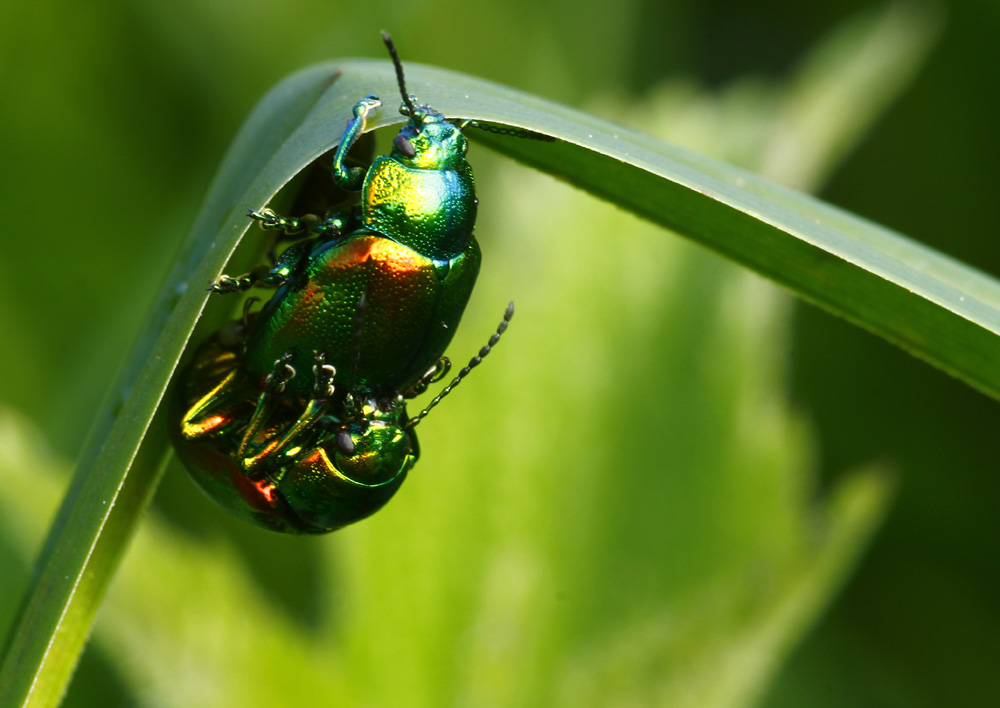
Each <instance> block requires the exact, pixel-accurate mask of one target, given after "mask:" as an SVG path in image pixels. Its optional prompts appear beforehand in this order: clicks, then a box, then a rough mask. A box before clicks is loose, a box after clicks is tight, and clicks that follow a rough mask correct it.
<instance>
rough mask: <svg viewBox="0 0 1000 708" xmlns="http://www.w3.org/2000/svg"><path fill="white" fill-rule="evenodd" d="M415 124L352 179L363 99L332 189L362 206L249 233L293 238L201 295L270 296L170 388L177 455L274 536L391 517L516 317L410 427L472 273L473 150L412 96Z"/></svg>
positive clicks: (271, 216)
mask: <svg viewBox="0 0 1000 708" xmlns="http://www.w3.org/2000/svg"><path fill="white" fill-rule="evenodd" d="M383 40H384V41H385V43H386V45H387V47H388V48H389V52H390V55H391V56H392V59H393V62H394V64H395V67H396V73H397V77H398V81H399V87H400V92H401V93H402V96H403V104H402V107H401V109H400V111H401V113H403V114H404V115H406V116H408V117H409V120H408V122H407V123H406V124H405V125H404V127H403V128H402V130H401V131H400V132H399V134H398V135H397V136H396V138H395V140H393V147H392V152H391V154H389V155H387V156H383V157H379V158H377V159H376V160H375V161H374V163H372V165H371V166H370V167H369V168H367V169H363V168H360V167H352V166H350V165H349V163H348V159H347V154H348V151H349V150H350V149H351V147H352V146H353V145H354V144H355V142H356V141H357V140H358V138H359V136H360V135H361V134H362V133H363V132H364V129H365V121H366V117H367V116H368V115H369V113H370V112H371V111H373V110H375V109H376V108H377V107H378V106H379V105H380V103H381V102H380V101H379V99H378V98H377V97H376V96H372V95H369V96H366V97H364V98H363V99H361V100H360V101H358V103H357V104H356V105H355V106H354V109H353V118H352V119H351V120H349V121H348V124H347V129H346V130H345V131H344V134H343V136H342V138H341V141H340V144H339V146H338V147H337V150H336V152H335V153H334V157H333V167H332V175H333V180H334V183H335V184H336V185H337V186H338V187H340V188H342V189H344V190H348V191H350V192H360V196H361V203H360V206H350V207H344V208H339V209H335V210H332V211H330V212H329V213H327V214H326V215H324V217H323V218H318V217H314V216H311V215H310V216H306V217H302V218H286V217H281V216H278V215H277V214H275V213H274V212H273V211H271V210H269V209H262V210H260V211H254V210H251V212H250V216H251V218H253V219H256V220H258V221H260V222H261V224H262V226H263V227H264V228H266V229H278V230H282V231H283V232H284V234H285V236H296V235H298V236H301V237H302V238H303V239H304V240H300V241H298V242H297V243H295V244H294V245H292V246H290V247H289V248H287V249H286V250H285V251H284V252H283V253H282V254H281V255H280V257H278V258H277V259H276V262H275V264H274V266H273V267H270V268H268V267H266V266H261V267H258V268H255V269H254V270H252V271H251V272H250V273H247V274H245V275H242V276H238V277H229V276H225V275H224V276H220V277H219V279H218V280H216V282H215V283H213V284H212V285H211V286H210V289H211V290H213V291H215V292H218V293H233V292H243V291H246V290H248V289H250V288H251V287H254V286H256V285H261V286H270V287H277V288H278V289H277V292H275V294H274V295H273V297H272V298H271V299H270V300H269V301H268V302H267V303H266V304H265V305H264V307H263V308H262V309H261V310H260V312H256V313H251V312H250V306H251V305H252V303H253V301H254V299H250V300H248V302H247V306H246V307H245V308H244V316H243V318H242V320H241V321H238V322H234V323H230V324H229V325H227V326H226V327H225V328H223V330H222V331H220V332H219V333H218V334H217V335H216V336H214V337H213V338H212V339H211V340H209V342H207V343H206V344H205V345H204V346H203V347H202V348H201V349H200V350H199V351H198V353H197V354H196V357H195V360H194V362H193V363H192V364H191V365H190V366H189V367H188V368H187V369H186V370H185V372H184V373H183V374H182V378H181V381H180V385H179V397H180V408H181V411H180V412H179V413H178V415H177V416H175V417H176V418H178V419H179V422H178V423H177V424H176V426H175V430H174V438H175V447H176V449H177V451H178V454H179V456H180V458H181V459H182V461H183V462H184V463H185V465H186V466H187V468H188V470H189V471H190V472H191V474H192V476H193V477H194V479H195V481H196V482H197V483H198V484H199V485H200V486H201V487H202V488H203V489H204V490H205V491H206V492H207V493H208V494H209V496H211V497H212V498H213V499H215V500H216V501H217V502H219V503H220V504H221V505H222V506H224V507H226V508H228V509H229V510H230V511H233V512H234V513H236V514H237V515H238V516H240V517H242V518H244V519H246V520H249V521H251V522H254V523H256V524H259V525H262V526H265V527H267V528H270V529H273V530H276V531H284V532H289V533H325V532H328V531H332V530H334V529H337V528H340V527H342V526H345V525H347V524H350V523H353V522H354V521H358V520H359V519H362V518H364V517H366V516H368V515H370V514H372V513H374V512H375V511H377V510H378V509H379V508H380V507H381V506H382V505H383V504H385V503H386V502H387V501H388V500H389V498H390V497H392V495H393V494H394V493H395V491H396V490H397V489H398V488H399V486H400V484H402V482H403V480H404V479H405V477H406V474H407V472H408V471H409V470H410V469H411V468H412V467H413V465H414V463H415V462H416V460H417V457H418V456H419V450H418V447H417V439H416V434H415V432H414V429H413V428H414V426H415V425H416V424H417V423H418V422H419V421H420V420H422V419H423V417H424V416H426V415H427V412H428V411H429V410H430V409H431V408H432V407H434V406H435V405H436V404H437V403H438V401H440V400H441V398H442V397H443V396H444V395H446V394H447V393H448V392H450V391H451V390H452V389H453V388H454V386H455V385H457V384H458V382H459V381H461V379H462V378H464V377H465V376H466V375H467V374H468V373H469V371H470V370H471V369H472V368H473V367H474V366H476V365H477V364H478V363H479V362H480V361H481V359H482V357H484V356H486V354H488V353H489V351H490V349H491V348H492V347H493V346H494V345H495V344H496V342H497V341H498V340H499V338H500V335H501V334H502V333H503V332H504V330H505V329H506V327H507V323H508V322H509V321H510V318H511V316H512V315H513V303H511V305H510V306H508V308H507V311H506V312H505V314H504V318H503V321H502V322H501V323H500V326H499V327H498V328H497V332H496V334H494V335H493V336H492V337H491V338H490V340H489V343H488V344H487V345H486V346H485V347H483V349H481V350H480V352H479V355H477V356H476V357H474V358H473V359H472V361H470V363H469V366H467V367H466V368H465V369H463V370H462V372H461V373H460V374H459V375H458V376H457V377H455V379H454V380H453V381H452V382H451V384H449V385H448V386H447V387H446V388H445V389H444V391H443V392H442V393H441V394H440V395H439V396H438V397H437V398H435V399H434V401H432V403H431V405H430V406H428V407H427V408H426V409H424V410H423V411H422V412H421V413H420V414H419V415H418V416H416V417H415V418H414V419H412V420H410V419H409V418H408V417H407V412H406V404H405V399H407V398H412V397H413V396H415V395H417V394H419V393H421V392H423V391H424V390H426V389H427V387H428V385H430V384H431V383H434V382H436V381H438V380H440V379H441V378H443V377H444V376H445V375H446V374H447V373H448V369H449V367H450V364H449V362H448V360H447V359H446V358H444V357H443V356H442V355H443V353H444V350H445V348H446V347H447V346H448V344H449V342H450V341H451V338H452V335H453V333H454V331H455V328H456V327H457V326H458V323H459V321H460V319H461V317H462V312H463V311H464V309H465V305H466V303H467V301H468V299H469V296H470V294H471V293H472V289H473V286H474V285H475V280H476V276H477V275H478V272H479V263H480V252H479V245H478V244H477V243H476V240H475V238H474V236H473V233H472V231H473V226H474V224H475V217H476V205H477V200H476V196H475V188H474V183H473V177H472V169H471V167H470V166H469V164H468V162H466V159H465V154H466V151H467V150H468V143H467V141H466V138H465V136H464V135H463V134H462V128H464V127H465V126H466V125H467V124H468V122H466V123H463V124H461V125H459V126H456V125H454V124H452V123H450V122H448V121H447V120H446V119H445V118H444V116H443V115H441V114H440V113H438V112H437V111H434V110H433V109H431V108H429V107H427V106H418V105H416V104H415V103H414V99H413V97H411V96H410V95H409V94H408V93H407V92H406V87H405V83H404V80H403V71H402V65H401V64H400V61H399V58H398V56H397V55H396V51H395V48H394V47H393V45H392V41H391V40H390V39H389V37H388V35H386V34H384V33H383Z"/></svg>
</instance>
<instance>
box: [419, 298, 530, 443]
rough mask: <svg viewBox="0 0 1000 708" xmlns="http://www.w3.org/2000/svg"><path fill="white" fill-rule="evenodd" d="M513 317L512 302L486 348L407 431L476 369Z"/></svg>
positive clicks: (481, 350) (436, 397)
mask: <svg viewBox="0 0 1000 708" xmlns="http://www.w3.org/2000/svg"><path fill="white" fill-rule="evenodd" d="M513 316H514V303H513V301H512V302H511V303H510V304H509V305H507V309H506V310H505V311H504V313H503V320H501V321H500V324H499V325H498V326H497V331H496V332H495V333H494V334H493V335H492V336H491V337H490V339H489V341H488V342H486V346H485V347H483V348H482V349H480V350H479V353H478V354H476V356H474V357H472V358H471V359H470V360H469V363H468V365H466V367H465V368H464V369H462V370H461V371H459V372H458V376H456V377H455V378H454V379H452V380H451V383H450V384H448V385H447V386H445V387H444V390H443V391H441V393H439V394H438V395H436V396H435V397H434V400H433V401H431V402H430V404H429V405H428V406H427V407H426V408H424V409H423V410H422V411H420V414H419V415H417V417H416V418H414V419H413V420H411V421H410V422H409V423H407V424H406V427H407V429H410V428H415V427H417V425H418V424H419V423H420V421H422V420H423V419H424V418H426V417H427V414H428V413H430V412H431V409H432V408H434V406H436V405H437V404H438V403H440V402H441V399H442V398H444V397H445V396H447V395H448V394H449V393H451V392H452V391H454V390H455V387H456V386H458V385H459V384H460V383H462V379H464V378H465V377H466V376H468V375H469V372H470V371H472V370H473V369H474V368H476V367H477V366H479V365H480V364H481V363H482V361H483V359H485V358H486V355H487V354H489V353H490V352H491V351H492V350H493V347H495V346H496V345H497V342H499V341H500V337H501V336H502V335H503V333H504V332H506V331H507V325H508V324H510V318H511V317H513Z"/></svg>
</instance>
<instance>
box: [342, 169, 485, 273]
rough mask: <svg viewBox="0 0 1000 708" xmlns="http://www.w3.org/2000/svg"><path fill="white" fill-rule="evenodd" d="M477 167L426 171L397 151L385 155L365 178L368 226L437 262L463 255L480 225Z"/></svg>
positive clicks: (363, 202)
mask: <svg viewBox="0 0 1000 708" xmlns="http://www.w3.org/2000/svg"><path fill="white" fill-rule="evenodd" d="M476 203H477V202H476V192H475V185H474V183H473V178H472V169H471V168H470V167H469V165H468V163H466V162H465V160H459V161H458V164H457V165H456V169H444V170H442V169H420V168H416V167H410V166H407V165H405V164H403V161H402V160H400V159H397V158H396V156H395V155H393V156H389V157H380V158H378V159H377V160H376V161H375V163H374V164H373V165H372V167H371V170H370V171H369V173H368V178H367V179H366V180H365V185H364V190H363V194H362V199H361V205H362V220H363V221H364V224H365V226H367V227H368V228H370V229H372V230H373V231H377V232H378V233H380V234H382V235H384V236H386V237H388V238H390V239H392V240H394V241H396V242H397V243H401V244H403V245H405V246H409V247H410V248H412V249H413V250H415V251H417V252H418V253H420V254H421V255H423V256H425V257H427V258H430V259H433V260H439V261H440V260H447V259H450V258H453V257H455V256H457V255H458V254H459V253H461V252H462V251H463V250H464V249H465V247H466V246H467V245H468V243H469V240H470V239H471V238H472V229H473V227H474V226H475V223H476Z"/></svg>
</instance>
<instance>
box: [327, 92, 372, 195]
mask: <svg viewBox="0 0 1000 708" xmlns="http://www.w3.org/2000/svg"><path fill="white" fill-rule="evenodd" d="M381 105H382V101H380V100H379V97H378V96H376V95H374V94H369V95H367V96H365V97H364V98H362V99H361V100H360V101H358V102H357V103H356V104H354V117H353V118H351V119H350V120H348V121H347V128H346V129H345V130H344V134H343V135H342V136H340V144H339V145H338V146H337V152H335V153H334V155H333V181H334V183H335V184H336V185H337V186H338V187H340V188H341V189H346V190H349V191H351V192H357V191H359V190H360V189H361V184H362V183H363V182H364V179H365V174H367V172H368V170H367V169H366V168H363V167H345V166H344V160H346V159H347V153H348V152H349V151H350V149H351V148H352V147H353V146H354V143H355V142H356V141H357V139H358V138H359V137H360V136H361V134H362V133H363V132H365V119H366V118H367V117H368V114H369V113H370V112H371V111H372V110H374V109H375V108H377V107H378V106H381Z"/></svg>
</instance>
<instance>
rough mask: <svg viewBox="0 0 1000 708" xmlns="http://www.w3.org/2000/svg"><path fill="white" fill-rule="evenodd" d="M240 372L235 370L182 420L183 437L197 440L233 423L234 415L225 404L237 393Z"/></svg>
mask: <svg viewBox="0 0 1000 708" xmlns="http://www.w3.org/2000/svg"><path fill="white" fill-rule="evenodd" d="M239 378H240V376H239V370H238V369H233V370H232V371H230V372H229V374H228V375H227V376H226V377H225V378H224V379H222V381H220V382H219V383H218V385H216V386H215V388H213V389H212V390H211V391H209V392H208V393H206V394H205V395H204V396H202V397H201V398H200V399H199V400H198V401H197V402H195V404H194V405H193V406H191V408H189V409H188V411H187V413H185V414H184V417H183V418H182V419H181V437H183V438H184V439H185V440H196V439H198V438H200V437H203V436H206V435H211V434H213V433H217V432H219V430H220V428H223V427H225V426H226V425H229V424H230V423H232V422H233V416H232V415H226V414H225V413H220V412H218V411H220V410H221V411H225V410H226V406H222V405H221V404H223V403H225V402H226V401H227V400H228V399H229V398H230V396H231V394H232V393H233V392H234V391H236V389H237V384H238V380H239Z"/></svg>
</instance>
